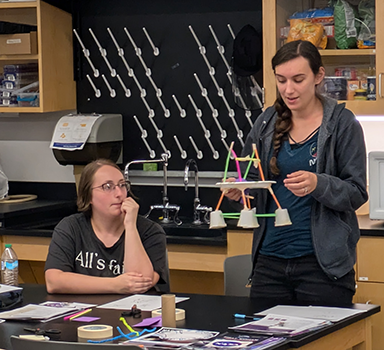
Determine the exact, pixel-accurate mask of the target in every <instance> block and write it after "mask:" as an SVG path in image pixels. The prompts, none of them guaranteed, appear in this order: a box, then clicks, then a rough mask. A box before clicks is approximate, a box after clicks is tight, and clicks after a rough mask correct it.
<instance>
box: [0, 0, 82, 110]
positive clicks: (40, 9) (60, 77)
mask: <svg viewBox="0 0 384 350" xmlns="http://www.w3.org/2000/svg"><path fill="white" fill-rule="evenodd" d="M0 21H4V22H11V23H19V24H28V25H34V26H37V54H16V55H14V54H13V55H2V54H1V52H0V68H1V70H2V68H3V67H4V65H12V64H23V63H37V65H38V80H39V95H40V96H39V99H40V101H39V106H38V107H17V106H16V107H13V106H12V107H10V106H9V107H7V106H1V107H0V112H7V113H9V112H17V113H19V112H29V113H36V112H52V111H59V110H68V109H76V85H75V81H74V78H73V43H72V16H71V14H69V13H67V12H65V11H63V10H60V9H58V8H56V7H54V6H51V5H49V4H47V3H45V2H43V1H40V0H36V1H26V2H6V3H0Z"/></svg>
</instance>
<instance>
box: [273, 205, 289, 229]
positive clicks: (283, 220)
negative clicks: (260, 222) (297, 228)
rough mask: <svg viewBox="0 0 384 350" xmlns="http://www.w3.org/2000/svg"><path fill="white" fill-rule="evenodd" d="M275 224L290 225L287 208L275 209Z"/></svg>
mask: <svg viewBox="0 0 384 350" xmlns="http://www.w3.org/2000/svg"><path fill="white" fill-rule="evenodd" d="M275 214H276V217H275V226H288V225H292V222H291V219H290V218H289V214H288V210H287V209H276V211H275Z"/></svg>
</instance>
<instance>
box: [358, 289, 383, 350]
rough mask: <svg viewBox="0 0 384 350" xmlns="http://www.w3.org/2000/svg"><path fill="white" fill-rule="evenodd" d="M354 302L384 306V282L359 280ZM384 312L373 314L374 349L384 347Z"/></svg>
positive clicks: (377, 349) (380, 349)
mask: <svg viewBox="0 0 384 350" xmlns="http://www.w3.org/2000/svg"><path fill="white" fill-rule="evenodd" d="M353 302H354V303H367V302H369V303H370V304H375V305H381V308H382V309H383V307H384V284H383V283H366V282H358V283H357V289H356V295H355V297H354V300H353ZM383 329H384V313H383V311H381V312H379V313H378V314H376V315H373V316H372V350H382V349H383V348H384V332H383Z"/></svg>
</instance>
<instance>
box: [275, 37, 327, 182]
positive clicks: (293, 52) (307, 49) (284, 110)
mask: <svg viewBox="0 0 384 350" xmlns="http://www.w3.org/2000/svg"><path fill="white" fill-rule="evenodd" d="M297 57H303V58H305V59H306V60H307V61H308V63H309V66H310V68H311V70H312V72H313V74H314V75H317V74H318V73H319V71H320V67H323V63H322V60H321V55H320V53H319V51H318V50H317V48H316V46H314V45H313V44H312V43H310V42H309V41H301V40H297V41H292V42H290V43H287V44H285V45H284V46H282V47H281V48H280V49H279V50H278V51H277V52H276V54H275V56H273V58H272V69H273V71H274V72H275V69H276V67H277V66H278V65H280V64H283V63H286V62H288V61H290V60H293V59H295V58H297ZM316 97H317V98H318V99H320V100H322V96H321V95H320V93H318V92H317V91H316ZM274 107H275V109H276V112H277V119H276V124H275V131H274V133H273V154H272V158H271V161H270V163H269V165H270V169H271V172H272V174H273V175H279V173H280V170H279V168H278V167H277V155H278V153H279V150H280V146H281V142H282V141H283V138H284V137H285V135H286V134H287V133H288V132H289V131H290V130H291V128H292V112H291V110H290V109H289V108H288V107H287V105H286V104H285V103H284V101H283V99H282V98H281V96H280V94H279V92H278V93H277V98H276V101H275V103H274Z"/></svg>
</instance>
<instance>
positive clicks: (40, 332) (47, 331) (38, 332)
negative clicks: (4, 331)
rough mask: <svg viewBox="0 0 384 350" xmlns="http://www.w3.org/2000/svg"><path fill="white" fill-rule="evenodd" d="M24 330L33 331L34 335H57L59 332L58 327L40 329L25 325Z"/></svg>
mask: <svg viewBox="0 0 384 350" xmlns="http://www.w3.org/2000/svg"><path fill="white" fill-rule="evenodd" d="M24 330H25V331H28V332H33V333H35V334H36V335H57V334H60V333H61V330H60V329H41V328H29V327H25V328H24Z"/></svg>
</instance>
